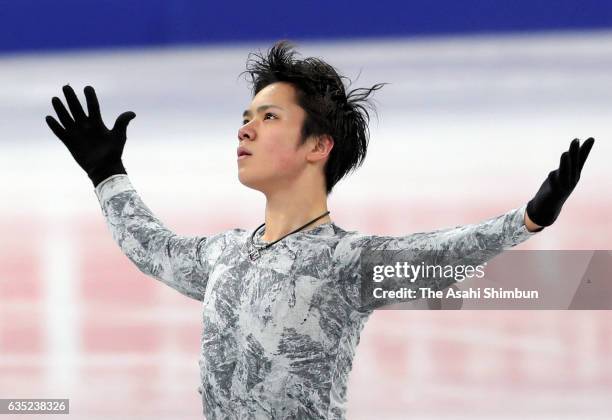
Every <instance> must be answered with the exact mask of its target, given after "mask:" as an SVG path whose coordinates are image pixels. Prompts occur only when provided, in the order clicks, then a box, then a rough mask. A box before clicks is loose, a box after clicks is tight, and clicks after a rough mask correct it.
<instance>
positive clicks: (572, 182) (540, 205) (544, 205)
mask: <svg viewBox="0 0 612 420" xmlns="http://www.w3.org/2000/svg"><path fill="white" fill-rule="evenodd" d="M594 142H595V140H594V139H593V137H589V138H588V139H587V140H586V141H585V142H584V143H583V144H582V146H579V143H580V142H579V141H578V139H574V140H573V141H572V143H571V144H570V148H569V150H568V151H567V152H563V154H562V155H561V160H560V163H559V169H556V170H554V171H552V172H550V173H549V174H548V178H546V180H545V181H544V183H543V184H542V186H541V187H540V189H539V190H538V192H537V194H536V195H535V197H533V198H532V199H531V201H530V202H529V203H528V204H527V215H528V216H529V218H530V219H531V220H532V221H533V223H535V224H536V225H540V226H550V225H552V224H553V223H554V221H555V220H556V219H557V216H559V213H560V212H561V207H562V206H563V203H565V200H567V197H569V195H570V194H571V193H572V191H573V190H574V187H575V186H576V184H577V183H578V180H579V179H580V171H582V167H583V166H584V162H585V161H586V159H587V156H589V152H590V151H591V147H593V143H594Z"/></svg>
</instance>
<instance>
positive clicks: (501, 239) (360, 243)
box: [336, 205, 538, 311]
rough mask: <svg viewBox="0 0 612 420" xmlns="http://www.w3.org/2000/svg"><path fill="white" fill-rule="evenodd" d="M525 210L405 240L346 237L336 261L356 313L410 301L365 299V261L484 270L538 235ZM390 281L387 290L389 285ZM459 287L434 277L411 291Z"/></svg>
mask: <svg viewBox="0 0 612 420" xmlns="http://www.w3.org/2000/svg"><path fill="white" fill-rule="evenodd" d="M525 208H526V205H524V206H522V207H520V208H517V209H513V210H511V211H509V212H507V213H505V214H502V215H500V216H497V217H494V218H491V219H488V220H485V221H483V222H480V223H475V224H469V225H463V226H456V227H452V228H446V229H439V230H435V231H431V232H418V233H413V234H410V235H406V236H397V237H395V236H378V235H363V234H353V235H347V237H345V239H344V240H343V241H342V242H341V244H340V245H339V247H338V249H337V250H336V254H337V255H336V257H337V258H338V260H339V261H340V263H339V266H340V267H342V270H343V271H342V272H341V273H340V276H341V278H342V279H343V281H345V284H346V287H347V293H348V297H349V299H350V300H351V301H352V303H353V304H354V305H355V307H356V309H359V310H366V311H367V310H372V309H376V308H378V307H381V306H384V305H388V304H393V303H398V302H401V301H403V300H411V299H402V300H398V299H392V300H385V299H374V297H373V296H372V295H371V294H368V295H366V296H361V295H360V293H361V288H362V287H367V284H366V282H372V279H371V278H367V279H366V278H362V274H363V273H362V271H361V263H362V260H364V259H365V258H367V257H369V256H371V255H376V258H377V261H376V263H377V264H379V265H394V264H396V263H397V262H404V261H406V262H407V263H409V264H415V265H420V264H421V263H423V264H426V265H437V266H446V265H451V266H452V265H458V264H464V265H467V264H469V265H479V264H483V263H484V262H486V261H488V260H490V259H491V258H493V257H495V256H496V255H498V254H499V253H501V252H502V251H504V250H506V249H509V248H511V247H513V246H516V245H518V244H520V243H521V242H524V241H526V240H527V239H529V238H530V237H532V236H533V235H537V234H538V232H530V231H529V230H528V229H527V227H526V226H525V223H524V217H525ZM378 251H384V252H378ZM385 281H386V282H387V283H386V286H387V287H388V286H389V282H388V281H387V280H385ZM397 281H400V282H402V281H404V282H407V280H397ZM454 282H455V280H453V279H449V278H441V277H433V278H418V279H417V280H416V281H415V282H413V283H410V284H408V283H406V285H409V286H410V287H411V288H413V289H415V290H418V289H419V288H430V289H432V290H443V289H445V288H446V287H448V286H450V285H451V284H452V283H454ZM370 284H371V283H370ZM364 298H365V299H364Z"/></svg>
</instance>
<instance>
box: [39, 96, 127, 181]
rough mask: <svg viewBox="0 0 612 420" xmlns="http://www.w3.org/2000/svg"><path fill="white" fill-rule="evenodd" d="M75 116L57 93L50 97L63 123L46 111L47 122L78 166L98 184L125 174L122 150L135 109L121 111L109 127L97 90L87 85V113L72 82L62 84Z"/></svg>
mask: <svg viewBox="0 0 612 420" xmlns="http://www.w3.org/2000/svg"><path fill="white" fill-rule="evenodd" d="M62 90H63V91H64V95H65V96H66V102H67V103H68V108H70V112H71V113H72V116H71V115H70V114H69V113H68V111H67V110H66V108H65V107H64V104H62V101H60V99H59V98H58V97H54V98H53V99H52V100H51V103H52V104H53V108H54V109H55V112H56V113H57V116H58V118H59V120H60V122H61V123H62V125H63V127H62V125H60V124H59V123H58V122H57V121H56V120H55V118H53V117H52V116H50V115H47V118H46V120H47V124H48V125H49V128H51V131H53V133H54V134H55V135H56V136H57V137H59V139H60V140H61V141H62V143H64V144H65V145H66V147H67V148H68V150H69V151H70V153H71V154H72V157H73V158H74V159H75V160H76V161H77V163H78V164H79V166H80V167H81V168H83V170H85V172H87V176H89V178H90V179H91V181H92V182H93V184H94V187H96V186H97V185H98V184H99V183H100V182H102V181H104V180H105V179H106V178H108V177H109V176H111V175H115V174H126V175H127V172H126V171H125V168H124V167H123V162H122V161H121V154H122V153H123V147H124V146H125V140H126V139H127V136H126V130H127V126H128V124H129V122H130V121H131V120H132V119H133V118H134V117H135V116H136V114H135V113H133V112H131V111H130V112H124V113H123V114H121V115H119V117H118V118H117V121H115V126H114V127H113V129H112V130H109V129H108V128H106V126H105V125H104V122H103V121H102V116H101V115H100V105H99V104H98V98H97V97H96V91H95V90H94V88H92V87H91V86H87V87H86V88H85V98H86V99H87V110H88V112H89V116H87V115H85V112H84V111H83V107H82V106H81V104H80V103H79V100H78V99H77V96H76V94H75V93H74V90H72V88H71V87H70V86H67V85H66V86H64V87H63V88H62Z"/></svg>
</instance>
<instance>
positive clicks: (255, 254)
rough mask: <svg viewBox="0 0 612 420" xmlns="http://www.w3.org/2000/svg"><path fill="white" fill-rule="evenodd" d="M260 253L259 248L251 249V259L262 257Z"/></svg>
mask: <svg viewBox="0 0 612 420" xmlns="http://www.w3.org/2000/svg"><path fill="white" fill-rule="evenodd" d="M260 255H261V254H260V253H259V250H258V249H257V248H253V249H251V250H250V251H249V257H250V258H251V261H255V260H256V259H257V258H259V257H260Z"/></svg>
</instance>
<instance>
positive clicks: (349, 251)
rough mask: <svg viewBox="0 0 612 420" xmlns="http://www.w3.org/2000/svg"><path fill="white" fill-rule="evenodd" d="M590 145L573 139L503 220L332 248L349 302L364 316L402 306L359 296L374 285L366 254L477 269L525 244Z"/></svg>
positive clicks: (545, 220) (557, 205)
mask: <svg viewBox="0 0 612 420" xmlns="http://www.w3.org/2000/svg"><path fill="white" fill-rule="evenodd" d="M593 143H594V139H593V138H588V139H587V140H586V141H585V142H584V143H583V145H582V146H580V144H579V140H578V139H574V140H573V141H572V142H571V144H570V148H569V150H568V151H566V152H564V153H563V154H562V155H561V159H560V163H559V168H558V169H556V170H553V171H551V172H550V173H549V174H548V177H547V178H546V180H544V182H543V183H542V185H541V187H540V189H539V190H538V192H537V193H536V195H535V196H534V197H533V199H531V200H530V201H529V203H528V204H526V205H524V206H522V207H520V208H518V209H514V210H511V211H509V212H508V213H505V214H503V215H501V216H498V217H495V218H492V219H489V220H486V221H484V222H481V223H477V224H471V225H465V226H457V227H454V228H448V229H441V230H436V231H433V232H422V233H415V234H412V235H408V236H403V237H390V236H367V235H360V234H354V235H347V237H345V239H344V240H343V241H342V242H341V244H340V245H339V246H338V248H337V249H336V254H337V255H336V257H337V261H338V267H340V279H341V280H342V281H344V282H345V285H346V290H347V297H348V299H349V300H350V301H352V303H353V304H354V305H355V307H356V308H357V309H359V310H365V311H368V310H372V309H375V308H377V307H380V306H384V305H387V304H392V303H397V302H400V301H401V300H398V299H393V300H384V299H375V298H374V296H370V295H368V294H365V295H364V296H361V295H360V292H361V290H362V288H363V287H364V286H365V284H366V283H365V282H372V279H370V278H368V279H364V278H362V273H361V262H362V261H363V260H364V258H365V257H366V256H367V253H372V252H373V251H374V252H375V251H386V252H383V253H381V255H380V256H379V259H380V261H379V264H380V265H392V264H393V263H396V262H398V261H400V262H404V261H405V262H407V263H409V264H419V263H423V264H427V265H436V266H447V265H451V266H456V265H459V264H461V265H473V266H475V265H480V264H483V263H485V262H486V261H488V260H490V259H492V258H493V257H495V256H496V255H498V254H499V253H501V252H502V251H504V250H506V249H509V248H511V247H513V246H516V245H518V244H520V243H521V242H523V241H525V240H527V239H529V238H530V237H532V236H533V235H535V234H537V233H538V232H540V231H541V230H542V229H543V227H545V226H550V225H551V224H553V223H554V221H555V220H556V219H557V217H558V215H559V213H560V212H561V208H562V206H563V204H564V203H565V201H566V200H567V198H568V197H569V195H570V194H571V193H572V191H573V190H574V188H575V187H576V185H577V183H578V180H579V179H580V173H581V171H582V168H583V166H584V163H585V162H586V159H587V157H588V155H589V152H590V150H591V147H592V146H593ZM371 255H374V254H371ZM377 257H378V254H377ZM385 259H387V261H385ZM393 281H394V282H398V283H395V284H396V285H400V283H401V282H404V283H407V280H405V279H402V280H393ZM454 282H455V280H454V279H453V278H446V277H434V278H417V279H416V280H415V281H414V282H411V283H410V284H409V285H410V287H411V288H412V289H415V290H418V288H430V289H432V290H443V289H445V288H446V287H448V286H450V285H451V284H452V283H454ZM368 290H369V289H368ZM404 300H410V299H404Z"/></svg>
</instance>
